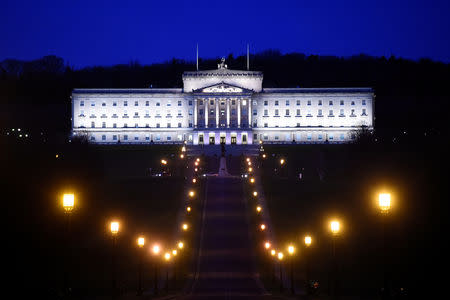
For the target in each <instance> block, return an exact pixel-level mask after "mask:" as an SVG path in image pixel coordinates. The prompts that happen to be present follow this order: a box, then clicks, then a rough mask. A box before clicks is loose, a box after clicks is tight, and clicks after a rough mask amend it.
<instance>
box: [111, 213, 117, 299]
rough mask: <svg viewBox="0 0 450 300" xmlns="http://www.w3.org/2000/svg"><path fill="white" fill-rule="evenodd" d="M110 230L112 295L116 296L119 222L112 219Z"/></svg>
mask: <svg viewBox="0 0 450 300" xmlns="http://www.w3.org/2000/svg"><path fill="white" fill-rule="evenodd" d="M110 231H111V236H112V263H111V268H112V297H113V298H115V296H116V293H117V280H116V246H117V235H118V234H119V222H117V221H112V222H111V224H110Z"/></svg>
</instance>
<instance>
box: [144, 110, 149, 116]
mask: <svg viewBox="0 0 450 300" xmlns="http://www.w3.org/2000/svg"><path fill="white" fill-rule="evenodd" d="M145 117H146V118H149V117H150V111H148V110H146V111H145Z"/></svg>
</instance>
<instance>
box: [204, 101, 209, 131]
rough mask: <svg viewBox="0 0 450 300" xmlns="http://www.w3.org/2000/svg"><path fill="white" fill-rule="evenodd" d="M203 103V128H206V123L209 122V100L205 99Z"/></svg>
mask: <svg viewBox="0 0 450 300" xmlns="http://www.w3.org/2000/svg"><path fill="white" fill-rule="evenodd" d="M205 101H206V102H205V127H206V128H208V122H209V99H205ZM208 138H209V137H208Z"/></svg>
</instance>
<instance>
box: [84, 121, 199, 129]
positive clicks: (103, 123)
mask: <svg viewBox="0 0 450 300" xmlns="http://www.w3.org/2000/svg"><path fill="white" fill-rule="evenodd" d="M177 125H178V128H182V127H183V125H182V123H180V122H179V123H178V124H177ZM133 127H134V128H139V127H144V128H150V124H148V123H147V124H145V126H139V124H138V123H135V124H134V126H133ZM160 127H161V123H156V128H160ZM188 127H190V128H192V123H191V122H189V125H188ZM80 128H86V127H85V126H84V125H81V126H80ZM91 128H97V127H96V124H95V122H91ZM101 128H106V122H102V125H101ZM112 128H117V123H113V124H112ZM123 128H128V124H127V123H124V124H123ZM166 128H172V123H167V126H166Z"/></svg>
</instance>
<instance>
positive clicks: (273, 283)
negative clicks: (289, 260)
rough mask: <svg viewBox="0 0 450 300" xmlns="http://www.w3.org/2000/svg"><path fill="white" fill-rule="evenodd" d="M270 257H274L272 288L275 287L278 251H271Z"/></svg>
mask: <svg viewBox="0 0 450 300" xmlns="http://www.w3.org/2000/svg"><path fill="white" fill-rule="evenodd" d="M270 255H271V256H272V265H273V268H272V271H273V272H272V286H274V285H275V272H276V268H277V266H276V262H275V256H276V255H277V251H276V250H275V249H272V250H270Z"/></svg>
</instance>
